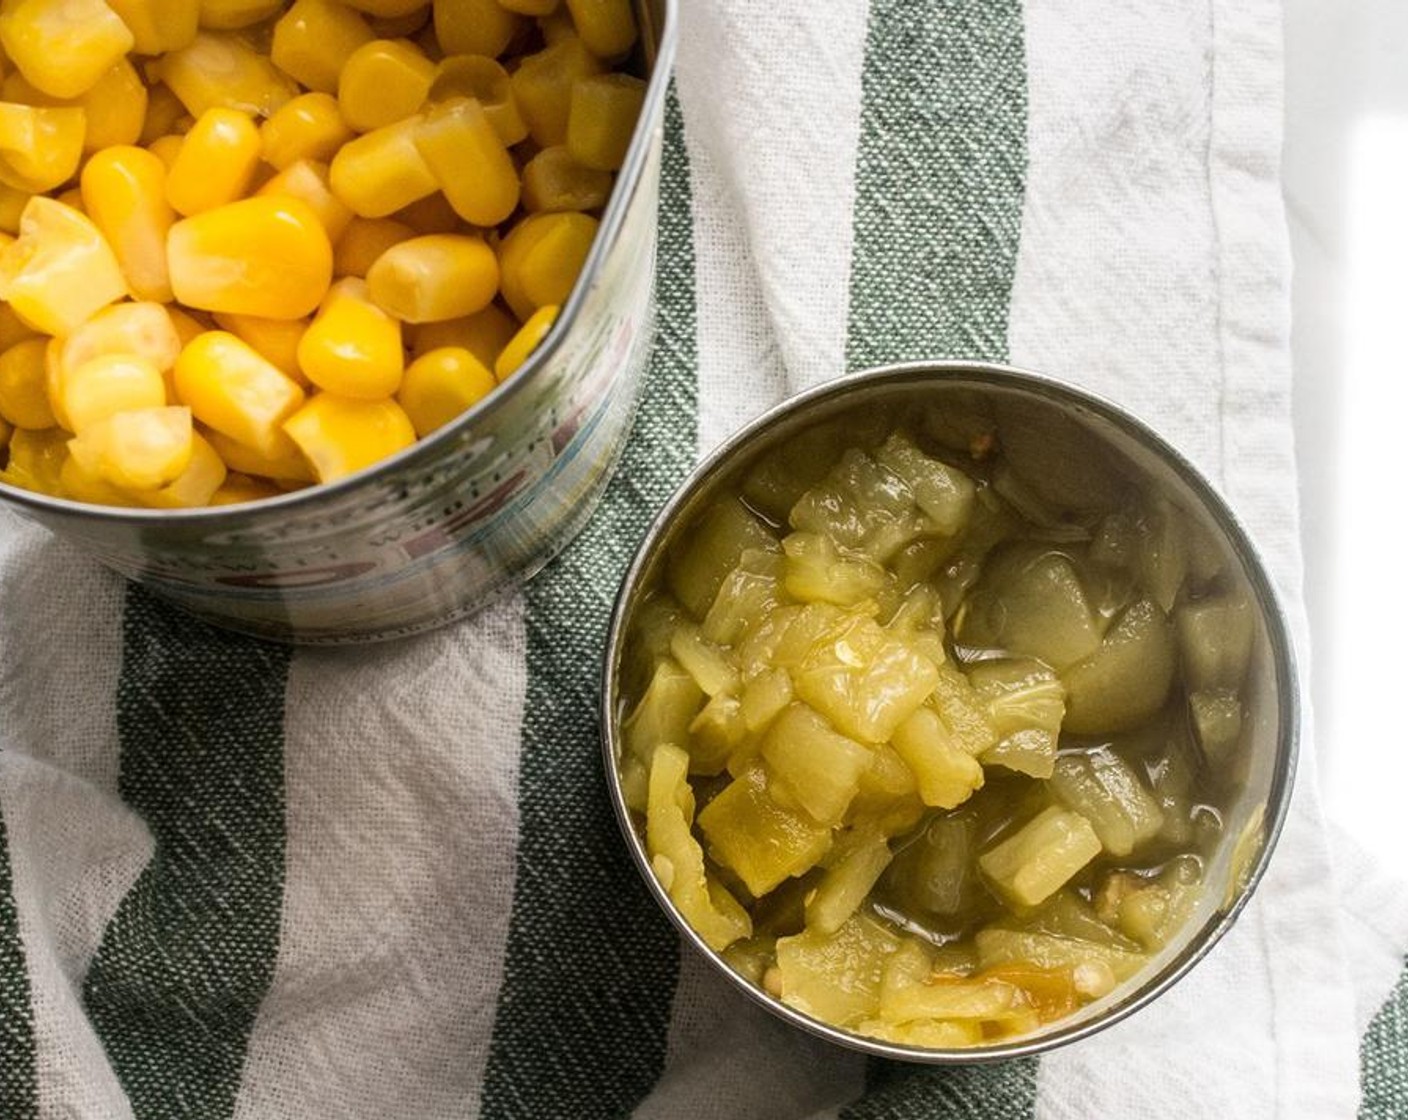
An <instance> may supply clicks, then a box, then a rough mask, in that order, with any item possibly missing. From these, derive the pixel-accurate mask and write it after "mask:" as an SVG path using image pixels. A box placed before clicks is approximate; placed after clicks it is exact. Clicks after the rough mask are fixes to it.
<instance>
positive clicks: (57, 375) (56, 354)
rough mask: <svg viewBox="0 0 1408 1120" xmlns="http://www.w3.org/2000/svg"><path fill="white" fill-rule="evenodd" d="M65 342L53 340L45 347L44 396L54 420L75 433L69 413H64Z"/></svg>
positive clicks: (66, 429) (61, 426)
mask: <svg viewBox="0 0 1408 1120" xmlns="http://www.w3.org/2000/svg"><path fill="white" fill-rule="evenodd" d="M63 348H64V340H63V339H61V338H51V339H49V340H48V342H47V343H46V344H45V346H44V394H45V396H47V397H48V398H49V408H50V409H51V410H52V411H53V413H54V420H55V421H56V422H57V423H58V426H59V427H60V428H63V429H64V431H66V432H71V431H73V424H72V423H70V422H69V418H68V413H67V412H65V411H64V367H63V362H62V360H61V356H62V354H63Z"/></svg>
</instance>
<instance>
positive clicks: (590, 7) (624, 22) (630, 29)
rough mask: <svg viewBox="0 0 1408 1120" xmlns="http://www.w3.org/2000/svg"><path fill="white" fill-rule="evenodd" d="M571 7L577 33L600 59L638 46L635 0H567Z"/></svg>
mask: <svg viewBox="0 0 1408 1120" xmlns="http://www.w3.org/2000/svg"><path fill="white" fill-rule="evenodd" d="M567 10H568V11H569V12H571V13H572V23H573V24H574V25H575V26H576V28H577V34H578V35H580V36H581V37H582V42H583V43H585V44H586V45H587V50H589V51H591V52H592V54H594V55H596V56H597V58H607V59H617V58H622V57H624V56H625V55H626V54H627V53H628V52H629V51H630V49H631V47H633V46H635V42H636V37H637V32H636V18H635V15H634V14H633V13H632V12H631V0H567Z"/></svg>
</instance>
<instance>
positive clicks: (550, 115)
mask: <svg viewBox="0 0 1408 1120" xmlns="http://www.w3.org/2000/svg"><path fill="white" fill-rule="evenodd" d="M601 71H602V64H601V61H600V60H599V59H598V58H597V57H596V56H595V55H593V54H592V53H591V52H590V51H589V50H587V48H586V47H585V46H584V45H583V44H582V41H581V40H580V39H575V38H573V39H563V40H561V41H560V42H557V43H554V44H553V45H552V46H550V47H547V48H545V49H543V50H541V51H539V52H538V53H537V54H530V55H527V56H525V57H524V58H523V60H522V61H521V62H520V63H519V65H518V69H517V70H515V71H514V72H513V77H512V79H511V80H510V84H511V86H512V89H513V97H514V101H515V102H516V103H517V105H518V111H519V112H520V113H522V114H523V119H524V120H525V121H526V122H527V124H528V130H529V133H530V135H532V137H533V140H534V142H535V143H536V144H537V145H538V146H539V147H540V148H551V147H552V146H553V145H554V144H563V143H566V141H567V120H568V116H569V114H570V112H571V109H572V87H573V86H574V85H576V84H577V83H578V82H579V81H581V80H582V79H583V78H590V77H592V76H594V75H596V74H600V73H601Z"/></svg>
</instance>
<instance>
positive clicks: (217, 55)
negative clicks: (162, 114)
mask: <svg viewBox="0 0 1408 1120" xmlns="http://www.w3.org/2000/svg"><path fill="white" fill-rule="evenodd" d="M152 72H153V74H154V76H155V77H157V78H159V79H160V80H161V81H163V82H165V83H166V85H167V86H168V87H169V88H170V89H171V92H172V93H174V94H175V95H176V96H177V98H179V99H180V101H181V104H182V105H184V106H185V107H186V112H188V113H190V114H191V115H192V116H193V117H199V116H200V115H201V114H202V113H204V112H205V111H206V110H207V109H214V108H216V107H223V108H226V109H238V110H239V111H240V112H242V113H249V114H251V115H253V116H257V117H267V116H268V115H269V114H270V113H272V112H274V111H275V110H276V109H278V108H279V106H280V105H283V104H284V103H285V102H286V101H291V100H292V99H293V97H294V96H295V95H296V94H297V92H298V89H297V87H296V86H295V85H294V83H293V82H292V81H290V80H289V78H288V76H287V75H286V74H284V73H282V72H280V70H279V68H278V67H276V66H275V65H274V63H273V62H271V61H270V60H269V58H267V57H266V56H264V55H262V54H260V53H259V52H258V51H256V50H255V49H254V48H253V47H252V46H251V45H250V44H249V43H248V42H247V41H246V40H245V39H244V38H243V37H242V36H241V35H240V34H239V33H238V32H232V31H202V32H200V33H198V34H197V35H196V37H195V38H194V39H192V40H191V42H190V45H189V46H186V47H183V48H182V49H181V50H178V51H171V52H170V53H168V54H165V55H163V56H162V57H161V59H160V60H159V61H158V62H157V63H155V64H154V65H153V67H152Z"/></svg>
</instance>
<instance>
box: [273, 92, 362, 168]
mask: <svg viewBox="0 0 1408 1120" xmlns="http://www.w3.org/2000/svg"><path fill="white" fill-rule="evenodd" d="M352 136H353V132H352V130H351V129H350V128H348V127H347V122H346V121H344V120H343V119H342V110H341V109H339V108H338V107H337V98H335V97H333V96H332V95H331V94H328V93H319V92H317V91H316V90H315V91H314V92H312V93H305V94H303V95H302V96H300V97H295V98H294V99H293V100H292V101H287V102H285V103H284V104H283V105H281V106H279V108H278V109H277V110H275V112H274V113H273V115H272V116H270V118H269V119H268V120H267V121H265V122H264V124H263V125H262V126H261V127H260V129H259V140H260V145H261V148H262V151H263V154H264V162H265V163H267V164H269V166H271V167H273V168H276V169H277V170H279V171H282V170H283V169H284V168H286V167H288V166H289V164H292V163H297V162H298V161H299V160H301V159H311V160H318V161H319V162H322V163H326V162H327V161H328V160H330V159H332V157H333V156H334V155H336V154H337V150H338V149H339V148H340V147H342V145H343V144H345V143H347V141H349V140H351V139H352Z"/></svg>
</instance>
